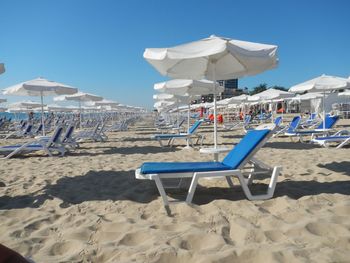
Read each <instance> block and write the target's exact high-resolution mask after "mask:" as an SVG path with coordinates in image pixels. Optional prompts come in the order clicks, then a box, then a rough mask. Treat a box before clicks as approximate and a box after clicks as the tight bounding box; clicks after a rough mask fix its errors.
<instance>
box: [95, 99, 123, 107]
mask: <svg viewBox="0 0 350 263" xmlns="http://www.w3.org/2000/svg"><path fill="white" fill-rule="evenodd" d="M94 105H95V106H111V107H113V106H118V105H119V103H118V102H115V101H112V100H106V99H103V100H101V101H95V102H94Z"/></svg>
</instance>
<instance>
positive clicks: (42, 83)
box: [3, 78, 78, 135]
mask: <svg viewBox="0 0 350 263" xmlns="http://www.w3.org/2000/svg"><path fill="white" fill-rule="evenodd" d="M77 91H78V89H76V88H73V87H71V86H68V85H65V84H62V83H59V82H55V81H50V80H47V79H44V78H37V79H33V80H29V81H26V82H22V83H19V84H17V85H14V86H11V87H9V88H6V89H5V90H4V91H3V94H5V95H16V96H40V99H41V123H42V125H43V135H45V125H44V101H43V97H44V96H55V95H62V94H74V93H76V92H77Z"/></svg>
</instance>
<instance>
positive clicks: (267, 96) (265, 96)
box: [252, 88, 295, 101]
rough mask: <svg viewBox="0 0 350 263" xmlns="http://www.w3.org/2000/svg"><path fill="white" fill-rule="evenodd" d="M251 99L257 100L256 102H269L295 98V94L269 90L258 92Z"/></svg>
mask: <svg viewBox="0 0 350 263" xmlns="http://www.w3.org/2000/svg"><path fill="white" fill-rule="evenodd" d="M252 97H253V98H257V99H256V100H260V101H271V100H278V99H286V98H291V97H295V94H294V93H292V92H288V91H283V90H278V89H274V88H270V89H267V90H264V91H262V92H259V93H257V94H254V95H253V96H252Z"/></svg>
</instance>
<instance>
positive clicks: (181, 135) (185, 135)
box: [151, 120, 204, 147]
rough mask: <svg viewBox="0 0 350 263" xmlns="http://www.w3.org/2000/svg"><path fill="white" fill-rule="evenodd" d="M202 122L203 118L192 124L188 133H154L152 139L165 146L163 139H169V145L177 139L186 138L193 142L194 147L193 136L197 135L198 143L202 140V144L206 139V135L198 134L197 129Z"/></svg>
mask: <svg viewBox="0 0 350 263" xmlns="http://www.w3.org/2000/svg"><path fill="white" fill-rule="evenodd" d="M202 122H203V120H198V121H196V122H195V123H194V124H193V125H192V127H191V128H190V129H189V131H188V133H179V134H156V135H153V136H152V137H151V139H155V140H157V141H158V142H159V144H160V146H161V147H164V145H163V143H162V141H163V140H167V141H168V144H167V146H172V145H173V143H174V141H175V139H185V140H188V141H189V142H190V143H191V145H192V147H193V141H192V138H193V137H197V142H196V143H198V141H199V140H201V145H202V144H203V140H204V136H203V135H197V134H196V131H197V129H198V127H199V126H200V125H201V123H202Z"/></svg>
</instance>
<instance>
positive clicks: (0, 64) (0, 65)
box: [0, 63, 5, 74]
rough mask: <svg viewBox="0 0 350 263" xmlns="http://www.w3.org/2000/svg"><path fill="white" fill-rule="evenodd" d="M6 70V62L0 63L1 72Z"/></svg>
mask: <svg viewBox="0 0 350 263" xmlns="http://www.w3.org/2000/svg"><path fill="white" fill-rule="evenodd" d="M4 72H5V65H4V63H0V74H2V73H4Z"/></svg>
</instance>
